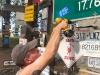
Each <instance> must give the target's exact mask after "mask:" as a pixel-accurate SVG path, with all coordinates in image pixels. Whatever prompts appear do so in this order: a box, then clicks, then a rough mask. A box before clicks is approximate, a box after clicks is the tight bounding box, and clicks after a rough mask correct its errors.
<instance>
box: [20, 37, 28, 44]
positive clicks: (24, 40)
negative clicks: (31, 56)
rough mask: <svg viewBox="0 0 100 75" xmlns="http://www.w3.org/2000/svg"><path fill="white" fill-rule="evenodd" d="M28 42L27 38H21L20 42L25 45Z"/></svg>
mask: <svg viewBox="0 0 100 75" xmlns="http://www.w3.org/2000/svg"><path fill="white" fill-rule="evenodd" d="M26 43H27V39H24V38H19V44H23V45H25V44H26Z"/></svg>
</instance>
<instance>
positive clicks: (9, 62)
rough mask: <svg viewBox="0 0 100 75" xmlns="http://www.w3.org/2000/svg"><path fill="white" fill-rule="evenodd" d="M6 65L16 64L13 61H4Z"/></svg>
mask: <svg viewBox="0 0 100 75" xmlns="http://www.w3.org/2000/svg"><path fill="white" fill-rule="evenodd" d="M3 65H4V66H14V65H16V64H15V63H14V62H13V61H8V60H7V61H4V64H3Z"/></svg>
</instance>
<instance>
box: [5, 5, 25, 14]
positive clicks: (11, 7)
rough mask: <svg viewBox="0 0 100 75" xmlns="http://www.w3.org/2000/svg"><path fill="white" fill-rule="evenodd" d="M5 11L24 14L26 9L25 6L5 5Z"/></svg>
mask: <svg viewBox="0 0 100 75" xmlns="http://www.w3.org/2000/svg"><path fill="white" fill-rule="evenodd" d="M4 10H6V11H12V12H24V11H25V7H24V6H18V5H10V4H4Z"/></svg>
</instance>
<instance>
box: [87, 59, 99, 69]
mask: <svg viewBox="0 0 100 75" xmlns="http://www.w3.org/2000/svg"><path fill="white" fill-rule="evenodd" d="M88 66H89V67H95V68H100V58H95V57H88Z"/></svg>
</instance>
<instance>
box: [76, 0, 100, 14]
mask: <svg viewBox="0 0 100 75" xmlns="http://www.w3.org/2000/svg"><path fill="white" fill-rule="evenodd" d="M75 3H76V2H75ZM77 5H78V11H77V12H80V13H81V12H82V11H89V10H91V9H98V7H100V0H80V1H79V0H78V1H77Z"/></svg>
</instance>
